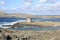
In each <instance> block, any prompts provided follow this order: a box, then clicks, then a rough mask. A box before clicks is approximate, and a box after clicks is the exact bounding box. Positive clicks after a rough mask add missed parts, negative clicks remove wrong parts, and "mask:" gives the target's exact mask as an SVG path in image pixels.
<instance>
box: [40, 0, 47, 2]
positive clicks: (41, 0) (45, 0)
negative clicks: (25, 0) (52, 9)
mask: <svg viewBox="0 0 60 40" xmlns="http://www.w3.org/2000/svg"><path fill="white" fill-rule="evenodd" d="M39 1H40V2H47V0H39Z"/></svg>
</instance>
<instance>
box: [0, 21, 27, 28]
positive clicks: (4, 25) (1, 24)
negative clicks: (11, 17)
mask: <svg viewBox="0 0 60 40" xmlns="http://www.w3.org/2000/svg"><path fill="white" fill-rule="evenodd" d="M18 22H26V20H18V21H15V22H0V28H9V27H8V26H7V25H14V24H15V23H18ZM6 26H7V27H6Z"/></svg>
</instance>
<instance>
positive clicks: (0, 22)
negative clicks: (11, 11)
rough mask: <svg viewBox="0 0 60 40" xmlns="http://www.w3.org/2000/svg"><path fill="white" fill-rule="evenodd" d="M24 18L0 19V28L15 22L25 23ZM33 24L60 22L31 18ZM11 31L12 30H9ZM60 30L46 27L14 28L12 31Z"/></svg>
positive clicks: (56, 19) (57, 20)
mask: <svg viewBox="0 0 60 40" xmlns="http://www.w3.org/2000/svg"><path fill="white" fill-rule="evenodd" d="M25 21H26V19H25V18H0V28H2V27H3V26H2V25H12V24H14V23H17V22H25ZM32 21H33V22H60V19H58V18H55V19H51V18H50V19H46V18H32ZM11 29H13V28H11ZM58 29H59V30H60V27H47V28H40V27H30V28H27V27H26V28H14V30H58Z"/></svg>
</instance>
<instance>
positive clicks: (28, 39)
mask: <svg viewBox="0 0 60 40" xmlns="http://www.w3.org/2000/svg"><path fill="white" fill-rule="evenodd" d="M0 40H60V30H48V31H47V30H42V31H33V30H10V29H2V30H1V32H0Z"/></svg>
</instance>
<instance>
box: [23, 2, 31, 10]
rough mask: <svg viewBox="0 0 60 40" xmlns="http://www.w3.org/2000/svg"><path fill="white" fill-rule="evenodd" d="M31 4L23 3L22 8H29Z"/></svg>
mask: <svg viewBox="0 0 60 40" xmlns="http://www.w3.org/2000/svg"><path fill="white" fill-rule="evenodd" d="M31 5H32V4H31V3H30V2H25V3H24V5H23V8H24V9H25V8H29V7H30V6H31Z"/></svg>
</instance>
